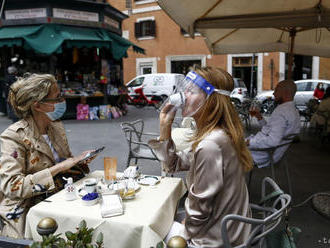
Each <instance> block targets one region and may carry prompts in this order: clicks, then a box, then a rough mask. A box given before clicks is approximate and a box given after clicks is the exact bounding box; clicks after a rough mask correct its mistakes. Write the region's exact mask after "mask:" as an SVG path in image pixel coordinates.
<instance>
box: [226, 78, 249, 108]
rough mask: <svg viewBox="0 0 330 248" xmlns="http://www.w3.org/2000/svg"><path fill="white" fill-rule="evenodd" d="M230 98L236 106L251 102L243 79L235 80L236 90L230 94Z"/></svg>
mask: <svg viewBox="0 0 330 248" xmlns="http://www.w3.org/2000/svg"><path fill="white" fill-rule="evenodd" d="M230 98H231V101H232V102H233V103H234V104H236V105H237V104H242V103H243V102H245V101H247V100H249V93H248V90H247V88H246V85H245V83H244V81H243V80H242V79H240V78H234V89H233V91H232V92H231V94H230Z"/></svg>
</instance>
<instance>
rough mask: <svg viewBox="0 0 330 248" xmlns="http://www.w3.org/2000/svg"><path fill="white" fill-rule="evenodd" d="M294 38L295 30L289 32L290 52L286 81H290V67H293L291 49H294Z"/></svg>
mask: <svg viewBox="0 0 330 248" xmlns="http://www.w3.org/2000/svg"><path fill="white" fill-rule="evenodd" d="M295 37H296V28H293V29H291V30H290V51H289V59H288V79H289V80H291V79H292V65H293V56H294V55H293V48H294V39H295Z"/></svg>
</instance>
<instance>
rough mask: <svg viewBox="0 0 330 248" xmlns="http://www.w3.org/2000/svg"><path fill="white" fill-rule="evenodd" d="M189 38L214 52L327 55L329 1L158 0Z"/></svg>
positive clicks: (290, 55)
mask: <svg viewBox="0 0 330 248" xmlns="http://www.w3.org/2000/svg"><path fill="white" fill-rule="evenodd" d="M158 4H159V5H160V6H161V8H162V9H163V10H164V11H165V12H166V13H167V14H168V15H169V16H170V17H171V18H172V19H173V20H174V21H175V22H176V23H177V24H178V25H179V26H181V27H182V28H183V29H184V30H186V31H187V32H188V33H189V34H190V35H191V36H192V37H193V36H194V33H195V32H199V33H201V34H202V35H203V36H204V37H205V42H206V44H207V46H208V47H209V49H210V51H211V52H212V53H213V54H230V53H231V54H232V53H255V52H286V53H289V63H288V67H289V68H288V78H291V68H292V63H293V54H301V55H314V56H322V57H330V32H329V30H330V29H329V28H330V0H324V1H322V0H276V1H265V0H253V1H251V0H203V1H200V0H180V1H177V0H158Z"/></svg>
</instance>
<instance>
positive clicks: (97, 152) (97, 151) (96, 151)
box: [79, 146, 105, 163]
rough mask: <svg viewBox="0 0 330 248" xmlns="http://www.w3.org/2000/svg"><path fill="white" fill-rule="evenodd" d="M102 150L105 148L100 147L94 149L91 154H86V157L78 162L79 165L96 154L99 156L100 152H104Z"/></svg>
mask: <svg viewBox="0 0 330 248" xmlns="http://www.w3.org/2000/svg"><path fill="white" fill-rule="evenodd" d="M104 148H105V146H102V147H101V148H98V149H96V150H95V151H93V152H90V153H87V154H86V156H85V157H84V158H83V159H82V160H80V161H79V163H80V162H84V161H86V160H88V159H90V158H92V157H94V156H96V155H97V154H99V153H100V152H102V151H103V150H104Z"/></svg>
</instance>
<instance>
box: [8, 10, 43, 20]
mask: <svg viewBox="0 0 330 248" xmlns="http://www.w3.org/2000/svg"><path fill="white" fill-rule="evenodd" d="M5 16H6V20H18V19H31V18H39V17H46V16H47V13H46V8H35V9H14V10H6V11H5Z"/></svg>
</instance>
